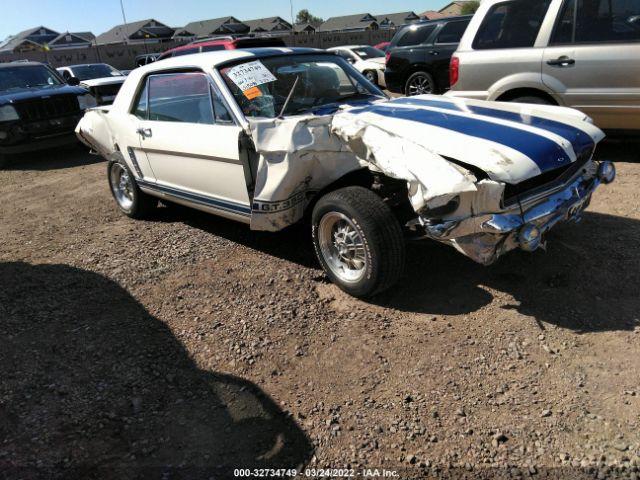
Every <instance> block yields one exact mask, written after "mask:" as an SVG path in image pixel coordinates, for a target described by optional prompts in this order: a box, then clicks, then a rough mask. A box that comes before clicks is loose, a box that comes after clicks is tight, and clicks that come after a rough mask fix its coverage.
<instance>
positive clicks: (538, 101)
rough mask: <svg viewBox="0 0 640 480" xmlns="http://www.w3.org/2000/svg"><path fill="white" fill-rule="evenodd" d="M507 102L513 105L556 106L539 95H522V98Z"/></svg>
mask: <svg viewBox="0 0 640 480" xmlns="http://www.w3.org/2000/svg"><path fill="white" fill-rule="evenodd" d="M507 101H508V102H511V103H533V104H534V105H555V104H554V103H553V102H551V101H549V100H548V99H546V98H543V97H539V96H537V95H522V96H521V97H515V98H510V99H509V100H507Z"/></svg>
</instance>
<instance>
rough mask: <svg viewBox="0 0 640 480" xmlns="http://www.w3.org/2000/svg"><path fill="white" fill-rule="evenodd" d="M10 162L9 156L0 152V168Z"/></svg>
mask: <svg viewBox="0 0 640 480" xmlns="http://www.w3.org/2000/svg"><path fill="white" fill-rule="evenodd" d="M8 163H9V161H8V160H7V156H6V155H2V154H0V168H4V167H5V166H6V165H7V164H8Z"/></svg>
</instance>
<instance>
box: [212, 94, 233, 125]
mask: <svg viewBox="0 0 640 480" xmlns="http://www.w3.org/2000/svg"><path fill="white" fill-rule="evenodd" d="M211 96H212V98H213V113H214V115H215V118H216V123H225V124H226V123H234V122H233V118H232V117H231V114H230V113H229V110H228V109H227V104H226V103H225V101H224V100H223V99H222V95H220V92H218V89H217V88H215V87H211Z"/></svg>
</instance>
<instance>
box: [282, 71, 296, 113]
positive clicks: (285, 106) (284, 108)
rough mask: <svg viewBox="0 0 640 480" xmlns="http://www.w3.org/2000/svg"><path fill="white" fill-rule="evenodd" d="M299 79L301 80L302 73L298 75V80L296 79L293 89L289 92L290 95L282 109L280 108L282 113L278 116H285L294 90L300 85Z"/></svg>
mask: <svg viewBox="0 0 640 480" xmlns="http://www.w3.org/2000/svg"><path fill="white" fill-rule="evenodd" d="M298 80H300V75H298V76H296V80H295V82H293V87H291V91H290V92H289V95H287V99H286V100H285V101H284V105H282V110H280V115H278V118H282V117H283V115H284V111H285V110H286V109H287V107H288V106H289V101H290V100H291V97H292V96H293V91H294V90H295V89H296V87H297V86H298Z"/></svg>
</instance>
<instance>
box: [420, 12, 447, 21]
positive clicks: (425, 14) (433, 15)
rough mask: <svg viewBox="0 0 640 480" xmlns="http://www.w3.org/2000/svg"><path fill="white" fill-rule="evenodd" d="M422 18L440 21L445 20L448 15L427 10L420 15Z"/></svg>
mask: <svg viewBox="0 0 640 480" xmlns="http://www.w3.org/2000/svg"><path fill="white" fill-rule="evenodd" d="M420 17H422V18H426V19H427V20H438V19H439V18H445V17H446V15H444V14H442V13H440V12H437V11H435V10H427V11H425V12H422V13H421V14H420Z"/></svg>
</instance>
